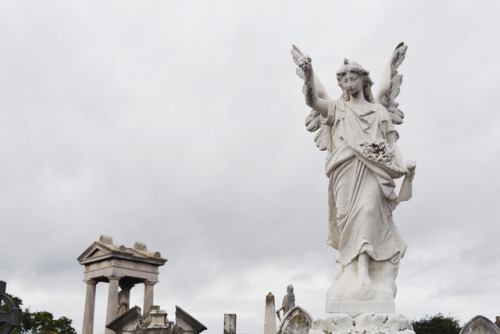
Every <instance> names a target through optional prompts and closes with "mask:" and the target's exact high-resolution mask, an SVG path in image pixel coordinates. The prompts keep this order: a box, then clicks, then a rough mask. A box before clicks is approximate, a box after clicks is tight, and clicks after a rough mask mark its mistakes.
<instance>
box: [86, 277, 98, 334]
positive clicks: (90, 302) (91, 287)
mask: <svg viewBox="0 0 500 334" xmlns="http://www.w3.org/2000/svg"><path fill="white" fill-rule="evenodd" d="M85 283H87V294H86V296H85V311H84V313H83V329H82V334H93V333H94V309H95V288H96V285H97V282H96V281H94V280H93V279H89V280H88V281H85Z"/></svg>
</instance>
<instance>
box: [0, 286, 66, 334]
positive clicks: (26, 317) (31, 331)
mask: <svg viewBox="0 0 500 334" xmlns="http://www.w3.org/2000/svg"><path fill="white" fill-rule="evenodd" d="M8 296H9V297H10V298H11V299H12V300H13V301H14V303H15V304H16V307H20V306H21V305H22V304H23V301H22V300H21V298H19V297H16V296H12V295H8ZM2 306H5V305H2ZM71 323H72V320H71V319H68V318H66V317H61V318H59V319H54V316H53V315H52V313H50V312H47V311H41V312H33V313H32V312H31V311H30V310H29V309H25V310H23V314H22V316H21V327H20V328H16V329H14V330H13V331H12V334H38V333H59V334H76V331H75V329H74V328H73V327H72V326H71Z"/></svg>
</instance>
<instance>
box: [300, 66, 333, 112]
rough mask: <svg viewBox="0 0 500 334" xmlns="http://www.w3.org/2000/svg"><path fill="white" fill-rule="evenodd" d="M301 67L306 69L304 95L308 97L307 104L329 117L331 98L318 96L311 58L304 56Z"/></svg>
mask: <svg viewBox="0 0 500 334" xmlns="http://www.w3.org/2000/svg"><path fill="white" fill-rule="evenodd" d="M300 68H301V69H302V70H303V71H304V95H305V98H306V104H307V105H308V106H309V107H311V108H313V109H314V110H316V111H318V112H319V113H321V115H322V116H324V117H327V116H328V106H329V100H327V99H322V98H320V97H319V96H318V91H317V89H316V83H315V81H316V80H315V75H314V71H313V68H312V65H311V58H309V57H306V58H304V59H303V61H302V63H301V64H300Z"/></svg>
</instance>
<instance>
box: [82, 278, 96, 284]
mask: <svg viewBox="0 0 500 334" xmlns="http://www.w3.org/2000/svg"><path fill="white" fill-rule="evenodd" d="M83 281H84V282H85V283H87V284H90V285H96V284H97V281H96V280H95V279H92V278H89V279H84V280H83Z"/></svg>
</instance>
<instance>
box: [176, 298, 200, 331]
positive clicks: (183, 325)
mask: <svg viewBox="0 0 500 334" xmlns="http://www.w3.org/2000/svg"><path fill="white" fill-rule="evenodd" d="M175 326H176V327H177V329H178V330H179V329H180V330H181V331H182V332H189V333H201V332H203V331H204V330H206V329H207V327H205V325H203V324H202V323H201V322H199V321H198V320H196V319H195V318H193V316H191V315H190V314H189V313H187V312H186V311H184V310H183V309H181V308H180V307H179V306H177V305H176V306H175Z"/></svg>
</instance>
